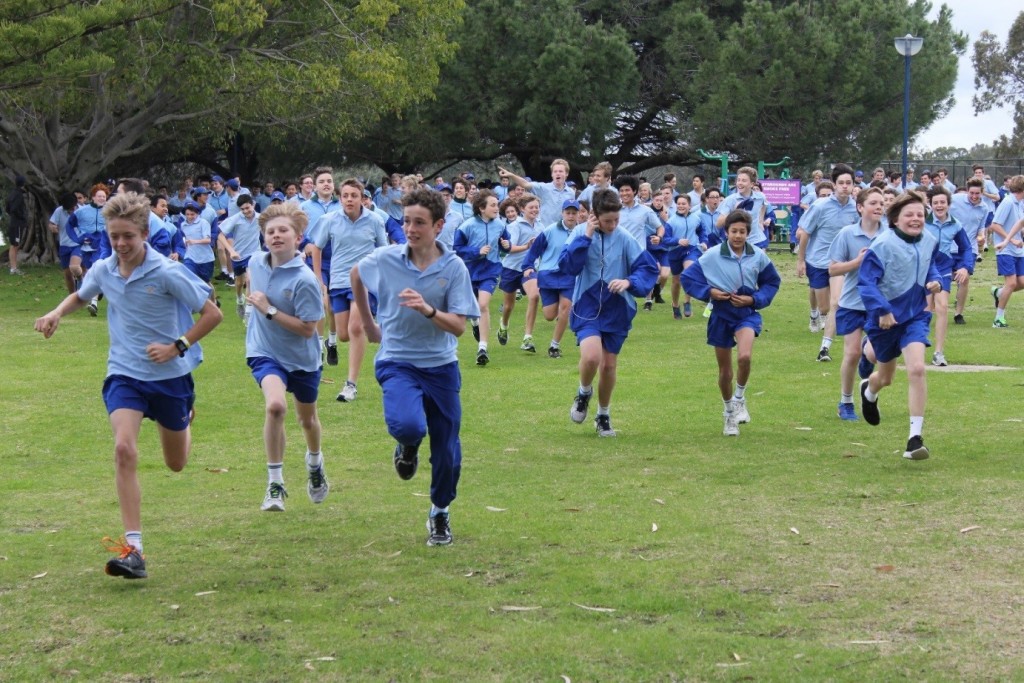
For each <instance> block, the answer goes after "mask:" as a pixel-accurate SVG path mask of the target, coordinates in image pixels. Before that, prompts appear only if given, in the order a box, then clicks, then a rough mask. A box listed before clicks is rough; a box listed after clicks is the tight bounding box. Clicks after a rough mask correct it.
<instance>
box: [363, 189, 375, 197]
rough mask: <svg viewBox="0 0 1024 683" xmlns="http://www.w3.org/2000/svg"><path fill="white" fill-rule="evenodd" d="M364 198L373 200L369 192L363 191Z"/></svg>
mask: <svg viewBox="0 0 1024 683" xmlns="http://www.w3.org/2000/svg"><path fill="white" fill-rule="evenodd" d="M363 196H364V197H366V198H367V199H373V195H372V194H371V193H370V191H369V190H363Z"/></svg>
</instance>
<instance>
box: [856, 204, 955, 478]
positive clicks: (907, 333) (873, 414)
mask: <svg viewBox="0 0 1024 683" xmlns="http://www.w3.org/2000/svg"><path fill="white" fill-rule="evenodd" d="M924 226H925V205H924V199H923V198H922V195H920V194H918V193H916V192H905V193H903V194H902V195H900V196H899V197H897V198H896V201H895V202H893V204H892V206H891V207H889V231H888V232H886V233H884V234H882V235H881V236H879V237H878V238H877V239H876V240H875V241H874V242H873V243H872V244H871V246H870V247H869V248H868V250H867V252H865V254H864V258H863V259H862V261H861V264H860V273H859V276H858V282H857V291H858V292H859V293H860V296H861V299H862V300H863V301H864V308H865V309H866V310H867V321H866V322H865V325H864V331H865V332H867V335H868V339H870V340H871V346H872V348H873V349H874V353H875V357H876V358H877V359H878V366H877V368H876V369H875V371H874V372H872V373H871V376H870V377H868V378H867V379H865V380H863V381H862V382H861V383H860V397H861V401H860V406H861V414H862V415H864V420H865V421H866V422H867V423H868V424H870V425H877V424H878V423H879V422H881V414H880V413H879V411H878V393H879V392H880V391H881V390H882V389H883V388H884V387H887V386H889V385H890V384H892V378H893V375H895V374H896V362H897V360H898V359H899V357H900V356H901V355H902V356H903V362H904V365H906V367H907V380H908V382H909V383H910V390H909V392H908V400H907V402H908V407H909V408H910V437H909V439H908V440H907V449H906V450H905V451H904V452H903V457H904V458H908V459H910V460H924V459H925V458H927V457H928V448H927V447H926V446H925V445H924V440H923V438H922V436H921V431H922V429H923V427H924V409H925V403H926V402H927V399H928V386H927V381H926V379H925V369H924V349H925V347H926V346H928V323H929V322H930V321H931V317H932V314H931V313H929V312H928V310H927V309H926V308H925V303H926V301H925V299H926V297H927V294H928V292H931V293H932V294H935V293H937V292H939V291H940V290H941V289H942V285H941V284H940V281H941V276H940V274H939V271H938V269H937V268H936V267H935V257H936V255H937V253H938V249H939V241H938V240H937V239H936V238H935V237H934V236H933V235H932V234H931V233H929V232H928V231H927V230H925V227H924Z"/></svg>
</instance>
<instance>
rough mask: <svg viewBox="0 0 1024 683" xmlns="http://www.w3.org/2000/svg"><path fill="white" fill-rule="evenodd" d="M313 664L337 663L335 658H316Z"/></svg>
mask: <svg viewBox="0 0 1024 683" xmlns="http://www.w3.org/2000/svg"><path fill="white" fill-rule="evenodd" d="M313 661H314V662H334V661H337V658H336V657H317V658H316V659H314V660H313Z"/></svg>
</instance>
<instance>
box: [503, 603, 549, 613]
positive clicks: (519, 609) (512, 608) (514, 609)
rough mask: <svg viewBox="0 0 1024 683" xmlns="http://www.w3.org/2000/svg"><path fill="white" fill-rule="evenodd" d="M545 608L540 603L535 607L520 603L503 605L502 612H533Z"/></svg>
mask: <svg viewBox="0 0 1024 683" xmlns="http://www.w3.org/2000/svg"><path fill="white" fill-rule="evenodd" d="M538 609H543V608H542V607H541V606H540V605H536V606H533V607H522V606H520V605H502V606H501V611H502V612H532V611H534V610H538Z"/></svg>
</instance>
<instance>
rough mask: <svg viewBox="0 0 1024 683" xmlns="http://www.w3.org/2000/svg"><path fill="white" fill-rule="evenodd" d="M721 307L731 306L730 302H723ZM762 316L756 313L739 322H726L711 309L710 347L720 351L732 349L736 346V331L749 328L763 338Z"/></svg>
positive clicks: (755, 334)
mask: <svg viewBox="0 0 1024 683" xmlns="http://www.w3.org/2000/svg"><path fill="white" fill-rule="evenodd" d="M720 305H726V306H731V305H732V304H730V303H729V302H728V301H722V302H721V303H720ZM761 326H762V322H761V314H760V313H754V314H753V315H750V316H747V317H746V318H744V319H743V320H740V321H739V322H735V321H732V320H725V319H724V318H723V317H722V316H720V315H715V309H713V308H712V309H711V318H710V319H709V320H708V346H714V347H716V348H719V349H731V348H732V347H734V346H736V330H738V329H740V328H743V327H749V328H750V329H752V330H753V331H754V336H755V337H760V336H761Z"/></svg>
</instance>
